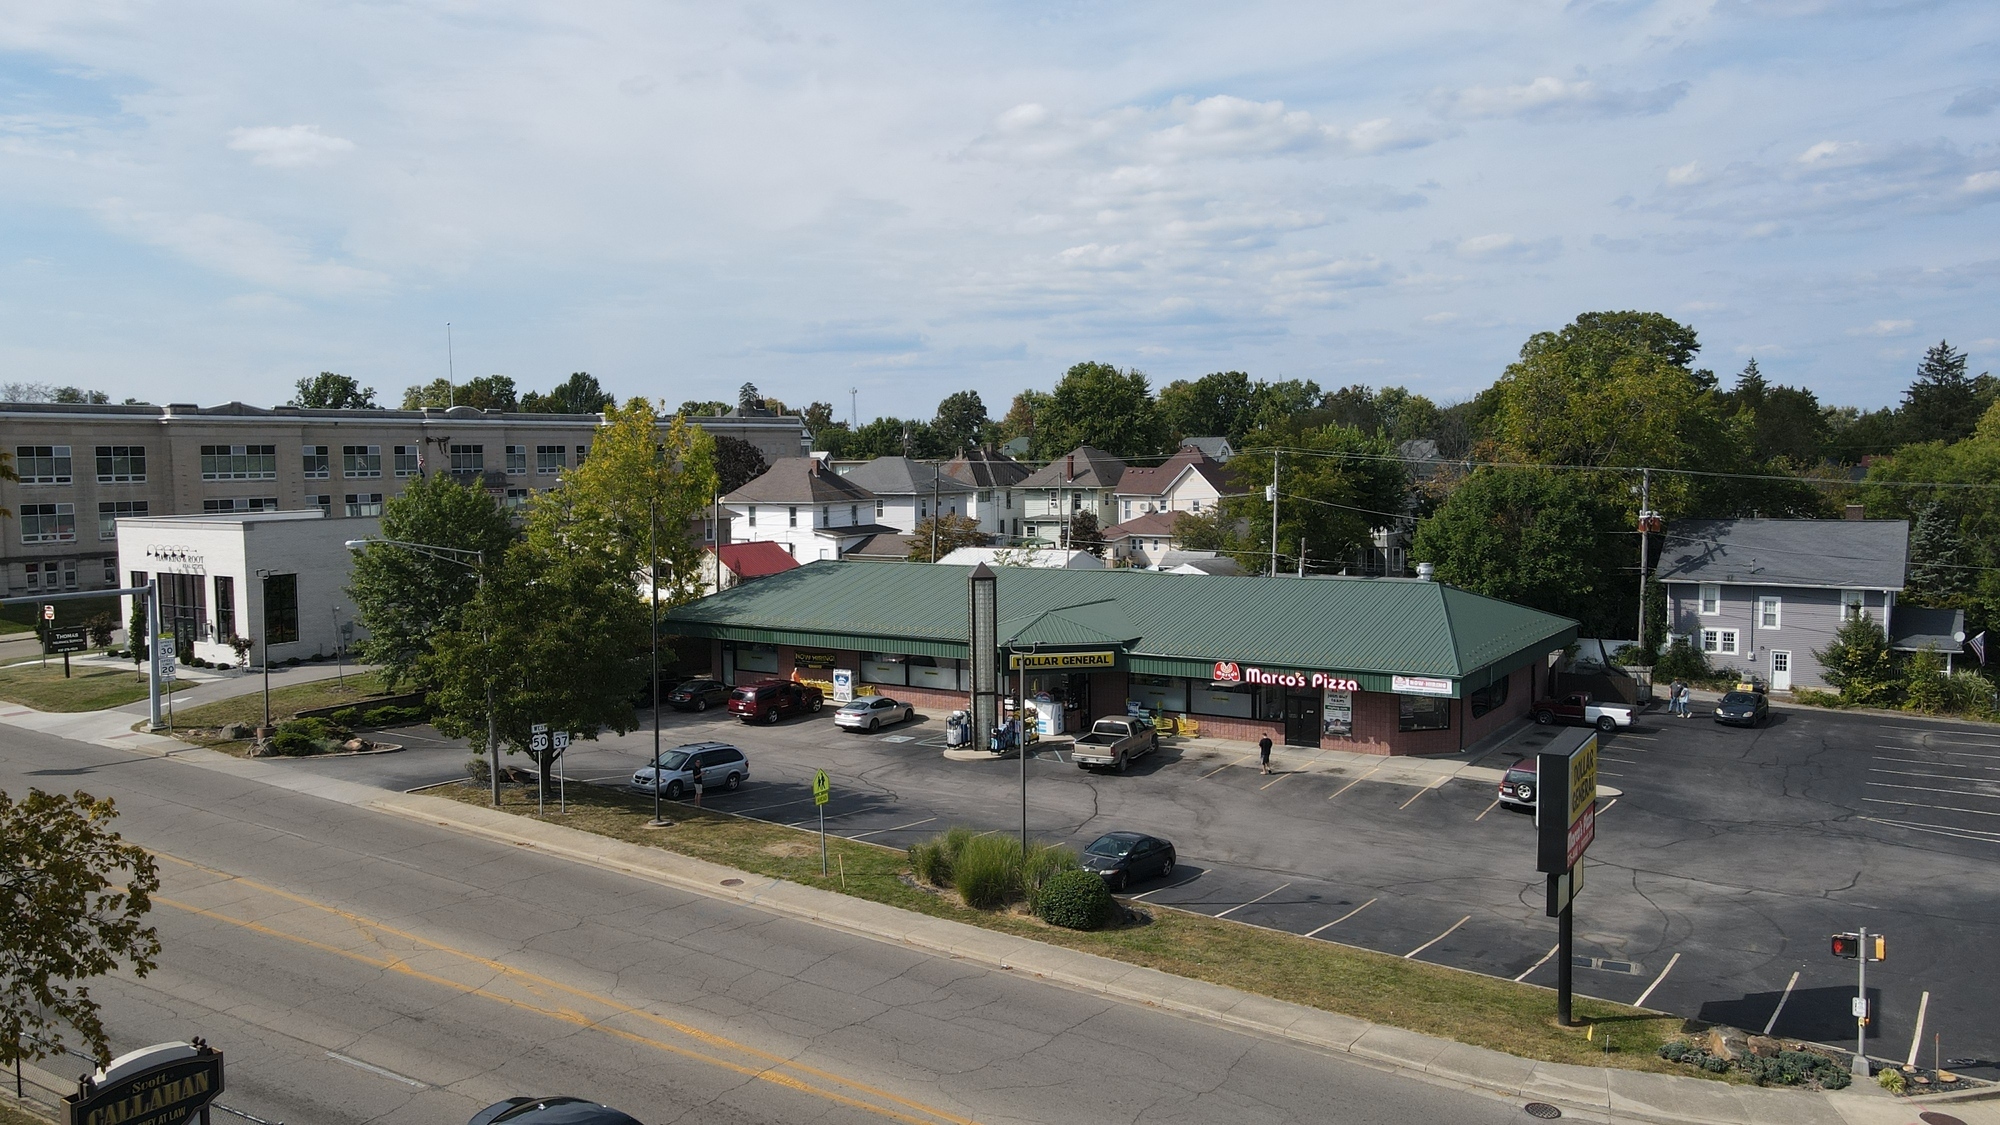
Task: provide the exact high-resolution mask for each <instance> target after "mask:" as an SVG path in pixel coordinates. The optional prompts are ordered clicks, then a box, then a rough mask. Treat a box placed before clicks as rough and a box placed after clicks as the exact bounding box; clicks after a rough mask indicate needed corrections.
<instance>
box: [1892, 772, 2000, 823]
mask: <svg viewBox="0 0 2000 1125" xmlns="http://www.w3.org/2000/svg"><path fill="white" fill-rule="evenodd" d="M1869 784H1870V785H1873V784H1875V783H1874V782H1872V781H1871V782H1869ZM1938 792H1940V793H1949V792H1951V790H1949V789H1940V790H1938ZM1861 799H1862V800H1864V801H1866V802H1868V803H1869V804H1871V805H1901V806H1902V807H1903V808H1906V809H1936V810H1938V811H1939V812H1962V813H1971V814H1972V815H1974V816H2000V812H1995V811H1994V810H1992V809H1961V808H1959V807H1958V806H1957V805H1926V804H1924V803H1923V802H1921V801H1891V800H1888V799H1886V798H1883V797H1863V798H1861Z"/></svg>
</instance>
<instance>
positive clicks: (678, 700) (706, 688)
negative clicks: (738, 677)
mask: <svg viewBox="0 0 2000 1125" xmlns="http://www.w3.org/2000/svg"><path fill="white" fill-rule="evenodd" d="M727 702H729V685H728V684H725V683H723V682H722V681H721V680H688V681H686V682H685V683H679V684H675V685H674V689H673V690H672V691H670V692H668V693H667V706H669V707H672V708H673V709H674V710H676V711H706V710H708V709H709V708H710V707H720V706H722V705H723V704H725V703H727Z"/></svg>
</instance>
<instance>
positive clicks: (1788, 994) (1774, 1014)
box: [1764, 973, 1799, 1035]
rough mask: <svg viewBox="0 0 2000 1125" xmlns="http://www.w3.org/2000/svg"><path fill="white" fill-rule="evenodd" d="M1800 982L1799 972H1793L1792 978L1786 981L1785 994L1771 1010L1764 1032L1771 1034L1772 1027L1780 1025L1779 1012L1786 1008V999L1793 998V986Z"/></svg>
mask: <svg viewBox="0 0 2000 1125" xmlns="http://www.w3.org/2000/svg"><path fill="white" fill-rule="evenodd" d="M1798 983H1799V974H1797V973H1793V974H1792V979H1791V980H1788V981H1786V982H1785V994H1784V995H1783V996H1780V997H1778V1006H1777V1007H1776V1008H1773V1009H1772V1010H1771V1018H1770V1019H1768V1020H1766V1021H1765V1022H1764V1034H1766V1035H1769V1034H1771V1029H1772V1028H1774V1027H1776V1026H1778V1014H1779V1013H1780V1012H1783V1011H1784V1010H1785V1001H1787V1000H1790V999H1791V998H1792V987H1793V986H1794V985H1796V984H1798Z"/></svg>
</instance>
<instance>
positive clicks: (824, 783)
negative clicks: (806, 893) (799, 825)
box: [813, 770, 846, 878]
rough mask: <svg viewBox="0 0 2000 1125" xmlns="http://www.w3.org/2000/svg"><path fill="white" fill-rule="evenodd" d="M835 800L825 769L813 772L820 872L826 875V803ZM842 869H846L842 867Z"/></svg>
mask: <svg viewBox="0 0 2000 1125" xmlns="http://www.w3.org/2000/svg"><path fill="white" fill-rule="evenodd" d="M831 800H833V782H832V781H831V780H829V779H828V778H827V776H826V771H825V770H817V771H815V772H814V773H813V804H814V805H816V806H818V808H819V873H820V877H821V878H824V877H825V876H826V803H827V802H828V801H831ZM842 870H846V869H845V868H842Z"/></svg>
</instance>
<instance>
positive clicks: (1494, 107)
mask: <svg viewBox="0 0 2000 1125" xmlns="http://www.w3.org/2000/svg"><path fill="white" fill-rule="evenodd" d="M1687 92H1688V84H1687V83H1686V82H1670V83H1668V84H1666V85H1664V86H1658V87H1655V88H1653V89H1651V90H1611V89H1606V88H1604V87H1602V86H1599V85H1598V84H1597V83H1595V82H1592V81H1590V80H1588V79H1579V80H1577V81H1573V82H1571V81H1565V80H1563V79H1561V78H1555V77H1551V76H1547V75H1544V76H1543V77H1540V78H1537V79H1534V80H1533V81H1531V82H1525V83H1522V84H1521V85H1518V86H1469V87H1467V88H1465V89H1462V90H1442V89H1441V90H1434V91H1432V92H1431V98H1430V101H1431V106H1432V108H1434V109H1435V110H1437V112H1439V113H1440V114H1443V115H1445V116H1447V117H1459V118H1481V117H1533V116H1544V115H1546V116H1558V115H1585V116H1601V117H1631V116H1646V115H1650V114H1656V113H1665V112H1666V111H1667V110H1669V109H1672V108H1673V107H1674V104H1675V103H1676V102H1679V101H1680V100H1681V99H1682V98H1684V97H1686V96H1687Z"/></svg>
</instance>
